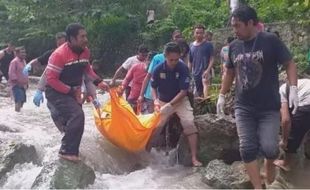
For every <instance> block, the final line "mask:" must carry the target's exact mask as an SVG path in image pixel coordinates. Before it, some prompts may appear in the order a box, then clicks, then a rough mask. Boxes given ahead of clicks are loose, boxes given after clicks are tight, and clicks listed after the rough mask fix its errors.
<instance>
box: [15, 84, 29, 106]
mask: <svg viewBox="0 0 310 190" xmlns="http://www.w3.org/2000/svg"><path fill="white" fill-rule="evenodd" d="M12 92H13V97H14V101H15V103H25V102H26V99H27V97H26V90H25V88H24V87H20V86H18V85H15V86H14V87H13V88H12Z"/></svg>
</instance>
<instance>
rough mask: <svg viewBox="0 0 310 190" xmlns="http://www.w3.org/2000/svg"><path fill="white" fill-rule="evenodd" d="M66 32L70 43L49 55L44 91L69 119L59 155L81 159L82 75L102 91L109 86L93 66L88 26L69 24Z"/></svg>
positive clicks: (60, 112) (56, 107)
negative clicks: (88, 46)
mask: <svg viewBox="0 0 310 190" xmlns="http://www.w3.org/2000/svg"><path fill="white" fill-rule="evenodd" d="M66 34H67V38H68V42H66V43H64V44H63V45H61V46H60V47H58V48H57V49H56V50H55V51H54V52H53V53H52V55H51V56H50V58H49V61H48V65H47V68H46V79H47V86H46V91H45V93H46V98H47V101H48V103H50V104H52V105H53V107H54V108H55V109H56V110H57V112H59V114H61V115H63V117H64V118H66V121H65V123H66V124H65V126H64V136H63V138H62V140H61V148H60V150H59V157H61V158H63V159H66V160H70V161H79V146H80V142H81V138H82V135H83V132H84V122H85V121H84V120H85V118H84V117H85V116H84V112H83V109H82V105H81V103H82V102H81V84H82V78H83V74H84V75H86V76H87V77H88V78H89V79H90V80H91V81H93V83H94V84H95V85H96V86H97V87H98V88H100V89H102V90H107V89H108V85H107V84H106V83H104V82H103V81H102V79H100V78H99V77H98V76H97V75H96V74H95V72H94V71H93V70H92V69H91V67H90V64H89V58H90V51H89V49H88V48H87V47H86V46H87V43H88V40H87V33H86V30H85V28H84V27H83V26H82V25H81V24H77V23H73V24H69V25H68V26H67V28H66Z"/></svg>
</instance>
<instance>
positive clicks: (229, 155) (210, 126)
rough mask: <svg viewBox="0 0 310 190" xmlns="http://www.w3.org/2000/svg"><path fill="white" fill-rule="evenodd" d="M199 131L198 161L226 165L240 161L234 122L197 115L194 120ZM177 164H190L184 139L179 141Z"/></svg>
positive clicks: (206, 115)
mask: <svg viewBox="0 0 310 190" xmlns="http://www.w3.org/2000/svg"><path fill="white" fill-rule="evenodd" d="M195 124H196V126H197V127H198V130H199V155H198V156H199V159H200V160H201V161H202V162H203V163H204V164H207V163H208V162H210V161H211V160H214V159H222V160H224V161H225V162H226V163H230V164H231V163H232V162H234V161H240V160H241V158H240V153H239V139H238V135H237V129H236V125H235V123H234V120H233V119H232V118H229V117H227V118H226V117H225V118H218V117H217V116H216V115H214V114H205V115H199V116H196V118H195ZM178 150H179V151H178V152H179V162H180V163H181V164H184V165H190V164H191V156H190V151H189V147H188V143H187V139H186V138H181V139H180V146H179V148H178Z"/></svg>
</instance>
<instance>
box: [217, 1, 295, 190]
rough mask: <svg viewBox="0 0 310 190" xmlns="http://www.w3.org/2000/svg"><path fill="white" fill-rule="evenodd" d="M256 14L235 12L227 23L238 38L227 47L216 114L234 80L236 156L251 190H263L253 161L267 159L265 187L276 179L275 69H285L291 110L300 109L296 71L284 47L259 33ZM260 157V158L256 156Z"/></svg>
mask: <svg viewBox="0 0 310 190" xmlns="http://www.w3.org/2000/svg"><path fill="white" fill-rule="evenodd" d="M257 23H258V19H257V14H256V12H255V10H254V9H253V8H251V7H247V6H241V7H239V8H237V9H236V10H235V11H234V12H233V13H232V17H231V25H232V27H233V31H234V33H235V34H236V36H237V37H238V39H237V40H235V41H233V42H232V43H231V44H230V46H229V52H228V56H229V60H228V63H227V65H226V68H227V69H226V71H225V73H224V77H223V81H222V88H221V91H220V95H219V99H218V103H217V112H218V114H223V108H224V104H225V94H226V92H227V91H228V90H229V89H230V87H231V85H232V82H233V80H234V78H236V80H235V82H236V98H235V99H236V100H235V117H236V125H237V131H238V136H239V139H240V155H241V158H242V160H243V161H244V163H245V168H246V170H247V172H248V175H249V177H250V179H251V182H252V184H253V186H254V188H255V189H258V188H259V189H261V188H262V184H261V176H260V172H259V167H258V164H257V157H258V156H259V155H263V156H264V158H265V164H264V166H265V169H264V171H265V173H266V176H265V177H266V182H267V184H271V183H272V182H273V181H274V179H275V166H274V165H273V161H274V160H275V159H276V158H277V157H278V153H279V147H278V143H279V141H278V133H279V127H280V95H279V81H278V64H282V65H284V66H285V67H286V72H287V74H288V80H289V85H290V98H289V105H290V107H294V110H295V111H296V109H297V107H298V95H297V87H296V85H297V71H296V65H295V63H294V62H293V61H292V56H291V54H290V52H289V50H288V49H287V47H286V46H285V45H284V44H283V42H282V41H281V40H280V39H279V38H278V37H276V36H275V35H274V34H272V33H266V32H258V30H257V29H256V25H257ZM260 153H261V154H260Z"/></svg>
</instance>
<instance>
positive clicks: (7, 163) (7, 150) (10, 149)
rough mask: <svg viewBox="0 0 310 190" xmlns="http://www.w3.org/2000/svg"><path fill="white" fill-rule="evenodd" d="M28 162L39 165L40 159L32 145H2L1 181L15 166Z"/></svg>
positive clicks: (0, 155) (0, 151)
mask: <svg viewBox="0 0 310 190" xmlns="http://www.w3.org/2000/svg"><path fill="white" fill-rule="evenodd" d="M26 162H33V163H34V164H38V163H39V158H38V155H37V152H36V149H35V147H34V146H32V145H25V144H22V143H18V144H14V143H1V146H0V179H1V178H2V177H3V176H4V175H5V174H6V173H7V172H9V171H10V170H12V169H13V168H14V166H15V164H18V163H19V164H23V163H26Z"/></svg>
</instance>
